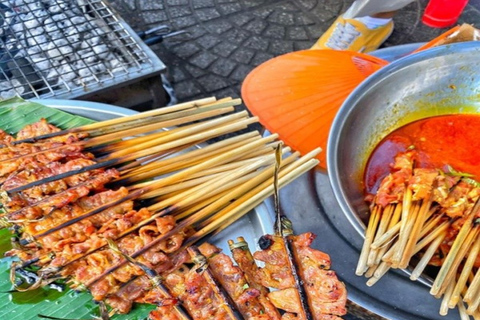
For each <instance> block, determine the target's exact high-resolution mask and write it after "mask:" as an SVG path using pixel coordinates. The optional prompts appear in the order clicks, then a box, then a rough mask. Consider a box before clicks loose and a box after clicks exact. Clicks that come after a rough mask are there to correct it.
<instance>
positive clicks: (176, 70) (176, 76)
mask: <svg viewBox="0 0 480 320" xmlns="http://www.w3.org/2000/svg"><path fill="white" fill-rule="evenodd" d="M170 76H171V78H172V82H175V83H177V82H180V81H183V80H186V79H188V76H187V75H186V74H185V72H184V71H183V70H182V68H181V67H179V66H175V65H174V66H170Z"/></svg>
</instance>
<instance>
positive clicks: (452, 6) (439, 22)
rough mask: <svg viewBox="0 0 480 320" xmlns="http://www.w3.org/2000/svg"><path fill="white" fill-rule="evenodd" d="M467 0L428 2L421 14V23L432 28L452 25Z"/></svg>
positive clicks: (434, 0) (435, 0)
mask: <svg viewBox="0 0 480 320" xmlns="http://www.w3.org/2000/svg"><path fill="white" fill-rule="evenodd" d="M467 3H468V0H430V2H429V3H428V5H427V7H426V8H425V12H424V14H423V18H422V22H423V23H424V24H426V25H427V26H429V27H433V28H446V27H450V26H452V25H454V24H455V23H456V22H457V20H458V18H459V17H460V15H461V14H462V12H463V9H464V8H465V6H466V5H467Z"/></svg>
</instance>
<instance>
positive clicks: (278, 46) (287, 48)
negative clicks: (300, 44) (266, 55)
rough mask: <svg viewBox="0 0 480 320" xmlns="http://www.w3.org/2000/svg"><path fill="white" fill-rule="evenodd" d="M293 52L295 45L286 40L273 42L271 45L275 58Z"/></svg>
mask: <svg viewBox="0 0 480 320" xmlns="http://www.w3.org/2000/svg"><path fill="white" fill-rule="evenodd" d="M292 51H293V43H292V42H291V41H286V40H272V42H271V43H270V52H271V53H272V54H273V55H274V56H279V55H282V54H285V53H288V52H292Z"/></svg>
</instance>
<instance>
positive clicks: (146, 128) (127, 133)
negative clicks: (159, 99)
mask: <svg viewBox="0 0 480 320" xmlns="http://www.w3.org/2000/svg"><path fill="white" fill-rule="evenodd" d="M233 110H234V108H233V107H229V108H222V109H214V110H210V111H207V112H202V113H198V112H197V113H195V114H193V115H189V116H184V117H182V116H180V115H179V116H178V117H174V118H173V119H171V120H164V121H161V120H157V119H148V120H149V122H152V123H150V124H149V123H146V124H142V126H140V127H135V128H130V127H129V128H126V129H125V130H121V131H116V132H113V133H109V134H105V135H102V136H97V137H94V138H91V139H88V140H86V141H85V142H84V145H85V147H86V148H88V147H93V146H97V145H101V144H104V143H108V142H112V141H117V140H119V139H123V138H126V137H134V136H137V135H141V134H146V133H148V132H154V131H156V130H161V129H163V128H166V127H170V126H178V125H181V124H185V123H189V122H193V121H199V120H204V119H207V118H210V117H214V116H218V115H221V114H225V113H229V112H232V111H233ZM168 133H169V132H168V131H166V132H163V134H165V135H167V134H168ZM113 146H115V144H114V145H113ZM104 150H106V151H107V152H108V151H109V148H104Z"/></svg>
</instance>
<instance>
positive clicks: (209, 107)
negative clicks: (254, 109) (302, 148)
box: [0, 98, 319, 290]
mask: <svg viewBox="0 0 480 320" xmlns="http://www.w3.org/2000/svg"><path fill="white" fill-rule="evenodd" d="M239 103H240V100H238V99H237V100H233V99H230V98H226V99H222V100H218V101H217V100H216V99H214V98H207V99H201V100H197V101H193V102H189V103H182V104H179V105H175V106H172V107H166V108H162V109H158V110H153V111H150V112H145V113H140V114H136V115H133V116H129V117H123V118H117V119H114V120H109V121H104V122H99V123H94V124H90V125H85V126H82V127H79V128H73V129H68V130H62V131H53V132H49V133H47V134H40V135H38V134H35V135H32V136H28V135H27V137H26V138H25V137H23V136H22V137H21V138H20V137H17V138H16V139H15V138H13V137H8V138H5V137H3V142H2V147H1V148H0V150H1V151H2V152H3V154H4V157H3V158H1V159H0V174H1V175H2V176H1V177H0V179H1V183H2V185H1V190H0V191H1V193H2V200H1V202H2V205H3V206H4V209H5V212H4V213H3V214H2V215H1V220H2V225H3V226H4V227H9V228H11V229H12V230H15V234H16V242H17V244H18V245H19V248H18V249H14V250H12V252H11V253H10V254H15V255H18V256H19V257H20V258H21V260H22V261H21V263H19V264H14V265H13V273H18V272H21V271H22V270H24V269H25V268H28V267H30V266H35V268H39V269H38V270H37V271H36V273H37V275H39V278H38V279H37V281H36V283H35V284H34V285H32V286H30V288H28V289H32V288H36V287H39V286H43V285H46V284H48V283H51V282H52V281H55V280H56V279H58V277H59V276H60V277H62V276H63V275H65V272H66V271H65V270H67V269H69V267H70V266H72V265H74V263H77V262H78V261H80V260H81V259H85V258H86V257H87V256H89V255H92V254H96V253H98V252H100V251H102V250H109V249H108V248H109V244H108V243H107V239H104V240H102V241H100V242H98V243H97V244H96V245H95V246H93V247H90V248H88V250H86V251H84V252H82V253H81V254H76V255H74V254H72V255H69V254H65V253H64V252H62V250H61V249H56V247H55V246H53V245H52V244H51V243H50V242H51V241H52V239H55V237H57V236H58V235H59V234H61V233H62V232H65V231H66V230H74V229H73V228H74V227H75V226H79V225H81V224H82V223H86V222H88V221H90V220H92V219H95V218H98V217H100V215H101V214H103V213H104V212H107V211H109V210H113V209H114V208H119V207H120V206H121V205H123V204H125V203H128V202H131V201H134V200H135V201H137V202H136V203H142V204H144V205H145V206H146V209H147V210H148V212H149V216H148V218H146V219H144V220H142V221H139V222H138V223H137V224H135V225H131V226H129V227H128V228H126V229H123V230H122V231H121V232H119V233H117V234H116V235H115V237H113V238H110V239H109V241H110V240H112V241H116V242H119V243H121V241H122V240H123V239H126V238H127V237H128V236H129V235H130V234H132V233H135V232H139V230H142V228H144V227H146V226H148V225H149V224H152V223H153V224H154V223H155V222H157V223H158V221H159V219H161V218H163V217H165V216H173V217H174V219H175V224H174V225H173V226H171V228H170V229H169V230H167V231H166V232H164V233H163V234H159V235H156V238H154V239H152V240H151V242H149V243H147V244H145V245H144V246H143V247H141V248H137V249H135V250H133V251H131V252H129V257H130V258H133V259H135V258H139V257H142V255H144V254H145V253H146V252H147V251H148V250H150V249H152V248H154V247H155V246H158V245H159V244H161V243H164V242H165V241H167V240H169V239H170V238H171V237H173V236H174V235H176V234H178V233H182V236H184V237H185V239H184V241H182V243H181V244H180V248H179V250H181V249H183V248H187V247H188V246H190V245H192V244H194V243H195V242H197V241H198V240H200V239H202V238H204V237H205V236H207V235H211V234H215V233H218V232H220V231H221V230H223V229H225V228H226V227H227V226H229V225H230V224H231V223H233V222H234V221H236V220H238V219H239V218H240V217H242V216H243V215H245V214H246V213H248V212H249V211H250V210H252V209H253V208H255V207H256V206H257V205H258V204H260V203H261V202H262V201H264V199H265V198H267V197H268V196H270V195H272V194H273V189H274V187H273V172H274V164H275V155H274V149H275V147H276V146H278V145H279V144H280V143H281V142H280V141H278V140H277V138H278V137H277V135H275V134H272V135H270V136H268V137H262V136H261V135H260V134H259V133H258V132H249V133H245V134H241V135H237V136H233V137H231V138H228V139H225V140H221V141H220V142H216V143H210V144H207V145H204V146H203V147H201V148H199V147H197V146H198V145H201V144H202V143H205V142H207V141H210V140H211V139H214V138H216V137H219V136H222V135H226V134H230V133H233V132H236V131H238V130H242V129H245V128H247V126H248V125H249V124H252V123H254V122H256V121H257V119H256V118H251V117H249V116H248V114H247V113H246V112H237V113H233V114H230V113H232V112H233V111H234V106H235V105H238V104H239ZM165 128H169V129H168V130H165ZM34 129H35V128H34V127H33V129H32V128H29V130H33V131H34ZM26 131H28V130H26ZM40 133H41V132H40ZM76 152H83V153H86V154H93V155H94V157H91V158H88V157H87V156H85V157H87V158H88V161H85V163H84V164H82V165H80V164H78V163H76V165H75V166H73V165H72V166H71V167H68V164H69V163H70V162H69V161H66V160H65V155H67V157H68V155H71V154H72V153H76ZM318 152H319V150H314V151H312V152H311V153H310V154H308V155H305V156H304V157H301V158H300V157H299V154H298V153H291V152H290V149H289V148H288V147H283V148H282V154H283V155H284V157H285V158H284V159H283V161H282V164H281V167H280V169H279V173H278V179H279V181H278V184H279V186H280V187H282V186H284V185H286V184H287V183H289V182H290V181H292V180H293V179H295V178H296V177H298V176H299V175H301V174H303V173H304V172H306V171H308V170H310V169H311V168H313V167H315V166H316V165H317V163H318V161H317V160H316V159H314V157H315V156H316V155H317V154H318ZM62 157H63V158H62ZM58 159H63V160H58ZM57 160H58V161H57ZM42 161H43V162H42ZM89 161H90V162H89ZM50 162H52V163H53V162H55V163H60V162H62V164H61V165H60V164H59V165H58V166H59V169H58V170H57V171H55V170H54V169H53V166H49V163H50ZM32 163H38V164H37V165H34V166H32ZM42 166H43V167H42ZM26 168H27V169H28V170H30V173H29V174H27V178H25V177H23V176H21V173H22V172H24V171H25V169H26ZM109 168H114V169H115V170H116V171H117V172H118V174H116V173H115V174H113V173H112V174H110V175H102V174H104V173H105V172H107V171H108V170H110V169H109ZM60 169H61V170H60ZM101 170H105V171H103V172H101ZM31 173H34V174H31ZM19 177H21V178H22V179H23V178H24V179H23V180H22V179H19ZM78 177H80V178H81V179H80V178H79V182H77V184H76V185H73V186H69V188H68V189H60V190H58V192H56V193H53V192H52V193H50V194H43V195H42V196H41V197H40V196H38V197H37V198H35V199H34V200H32V199H33V198H28V199H29V200H28V201H30V202H28V205H27V206H24V207H21V208H18V207H15V205H12V204H11V202H12V199H17V198H18V199H22V201H23V200H25V199H24V198H27V195H28V197H31V196H32V194H34V192H32V190H35V192H37V191H38V190H40V189H42V188H45V186H54V185H55V184H56V183H62V181H64V180H68V179H73V180H75V179H76V178H78ZM102 179H103V180H102ZM105 185H106V186H110V187H111V188H123V189H125V190H126V191H125V192H124V193H122V195H121V196H119V195H115V196H112V197H111V198H106V199H102V201H101V202H100V203H98V204H97V206H96V207H92V208H91V209H89V210H85V211H84V212H81V213H77V214H76V215H73V216H64V215H63V216H62V215H60V214H58V212H61V210H62V208H64V207H66V206H67V205H70V204H74V203H75V201H77V200H78V199H81V198H82V197H84V196H87V195H89V193H91V190H96V189H99V190H102V191H105V188H106V187H105ZM52 188H53V187H52ZM107 190H109V189H107ZM25 201H26V200H25ZM98 219H100V218H98ZM92 221H93V220H92ZM97 231H98V230H97ZM117 245H118V243H117ZM55 250H57V251H55ZM60 257H61V258H62V259H63V260H62V259H60ZM59 261H61V262H59ZM126 262H127V261H126V259H125V258H122V257H120V258H118V259H117V261H116V262H115V263H113V264H112V265H110V266H109V268H107V269H104V270H102V271H101V272H99V273H98V274H97V275H96V277H94V278H92V279H90V280H89V281H88V282H87V283H84V282H83V283H80V282H79V281H76V280H75V277H74V276H73V277H72V278H71V279H70V283H71V284H72V286H76V287H77V288H80V287H85V288H91V287H92V286H94V285H95V284H98V283H99V282H101V280H102V279H103V278H105V277H106V276H108V275H110V274H112V273H114V272H115V271H117V270H119V269H122V268H123V267H124V266H125V263H126ZM69 276H72V275H71V274H69ZM16 280H18V279H16ZM17 289H19V290H20V289H21V288H20V287H19V288H17ZM21 290H23V289H21Z"/></svg>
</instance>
